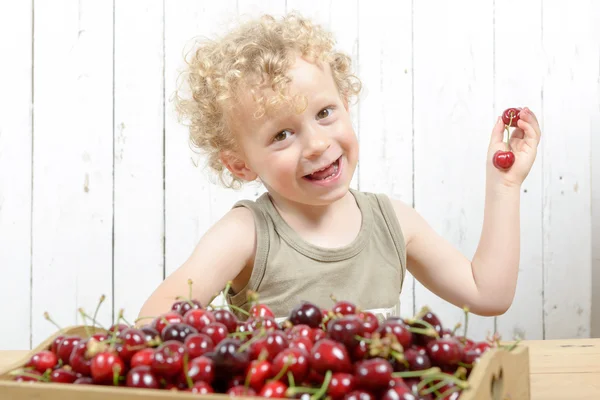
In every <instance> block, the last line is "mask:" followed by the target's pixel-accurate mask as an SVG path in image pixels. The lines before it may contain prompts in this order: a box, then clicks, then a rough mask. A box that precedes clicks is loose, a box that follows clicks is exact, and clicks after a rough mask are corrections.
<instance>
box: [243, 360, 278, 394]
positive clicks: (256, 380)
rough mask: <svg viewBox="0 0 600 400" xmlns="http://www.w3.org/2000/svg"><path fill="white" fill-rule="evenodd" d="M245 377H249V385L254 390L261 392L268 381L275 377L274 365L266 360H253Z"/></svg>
mask: <svg viewBox="0 0 600 400" xmlns="http://www.w3.org/2000/svg"><path fill="white" fill-rule="evenodd" d="M245 376H247V377H248V385H249V386H250V387H251V388H252V389H254V390H256V391H260V389H261V388H262V387H263V386H264V384H265V382H266V381H267V379H271V378H272V377H273V376H274V374H273V368H272V365H271V363H270V362H268V361H266V360H264V361H259V360H253V361H252V362H251V363H250V365H248V369H247V370H246V374H245Z"/></svg>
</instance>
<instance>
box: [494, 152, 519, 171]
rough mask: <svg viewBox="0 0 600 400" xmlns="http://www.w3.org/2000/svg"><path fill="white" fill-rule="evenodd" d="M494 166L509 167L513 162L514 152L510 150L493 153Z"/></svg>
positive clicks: (499, 167)
mask: <svg viewBox="0 0 600 400" xmlns="http://www.w3.org/2000/svg"><path fill="white" fill-rule="evenodd" d="M493 163H494V167H496V168H498V169H509V168H510V167H512V165H513V164H514V163H515V154H514V153H513V152H512V151H500V150H498V151H497V152H496V153H494V157H493Z"/></svg>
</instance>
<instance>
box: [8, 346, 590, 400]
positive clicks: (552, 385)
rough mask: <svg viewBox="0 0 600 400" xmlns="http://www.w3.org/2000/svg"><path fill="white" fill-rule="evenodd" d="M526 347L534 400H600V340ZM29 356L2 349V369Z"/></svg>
mask: <svg viewBox="0 0 600 400" xmlns="http://www.w3.org/2000/svg"><path fill="white" fill-rule="evenodd" d="M523 344H525V345H527V346H528V347H529V354H530V370H531V399H532V400H575V399H576V400H588V399H589V400H600V339H571V340H545V341H543V340H530V341H523ZM26 353H27V351H16V350H13V351H11V350H5V351H1V350H0V370H3V369H4V368H6V367H7V366H9V365H11V364H13V363H15V362H17V361H18V360H19V359H20V358H23V357H24V356H25V355H26ZM0 397H1V396H0Z"/></svg>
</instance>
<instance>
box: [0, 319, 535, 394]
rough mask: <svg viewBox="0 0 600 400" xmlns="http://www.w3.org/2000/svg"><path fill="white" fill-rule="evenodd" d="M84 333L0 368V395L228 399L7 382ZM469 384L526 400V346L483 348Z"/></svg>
mask: <svg viewBox="0 0 600 400" xmlns="http://www.w3.org/2000/svg"><path fill="white" fill-rule="evenodd" d="M96 329H97V328H96ZM85 332H86V331H85V328H84V327H83V326H74V327H70V328H66V329H63V330H62V331H59V332H56V333H55V334H54V335H52V336H51V337H49V338H48V339H47V340H45V341H44V342H43V343H42V344H40V345H39V346H38V347H37V348H35V349H33V350H32V351H31V352H29V353H28V354H27V356H25V357H24V358H23V359H21V360H19V361H17V362H15V363H14V364H13V365H11V366H9V367H8V368H7V369H6V370H4V371H0V398H1V399H11V400H34V399H35V400H106V399H109V400H142V399H149V400H177V399H182V400H183V399H192V398H196V399H197V398H198V397H203V398H204V399H206V400H225V399H228V398H229V396H228V395H225V394H210V395H198V394H192V393H185V392H172V391H167V390H156V389H154V390H152V389H134V388H126V387H118V388H117V387H110V386H96V385H68V384H59V383H46V382H44V383H30V382H14V381H11V380H12V376H11V375H10V374H9V373H10V371H12V370H14V369H17V368H19V367H22V366H23V365H25V363H27V361H28V360H29V359H30V358H31V356H32V355H33V354H35V353H37V352H39V351H41V350H46V349H48V348H49V347H50V345H51V344H52V342H53V341H54V339H55V338H56V337H58V336H59V335H61V334H63V335H64V334H68V335H80V336H85ZM469 384H470V388H469V389H466V390H464V391H463V393H462V394H461V396H460V400H529V399H530V398H531V395H530V374H529V349H528V348H527V347H526V346H523V345H518V346H517V347H516V348H514V349H513V350H511V351H508V350H505V349H502V348H499V349H491V350H489V351H487V352H486V353H484V354H483V355H482V356H481V358H480V360H479V362H478V364H477V365H476V367H475V368H474V369H473V371H472V373H471V375H470V377H469ZM247 398H248V399H250V397H247Z"/></svg>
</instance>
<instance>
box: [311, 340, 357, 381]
mask: <svg viewBox="0 0 600 400" xmlns="http://www.w3.org/2000/svg"><path fill="white" fill-rule="evenodd" d="M310 365H311V367H312V369H314V370H315V371H316V372H317V373H319V374H322V375H324V374H325V373H326V372H327V371H328V370H331V372H351V371H352V364H351V361H350V356H349V355H348V351H347V350H346V347H345V346H344V345H343V344H342V343H339V342H336V341H334V340H331V339H321V340H319V341H318V342H316V343H315V345H314V346H313V348H312V350H311V352H310Z"/></svg>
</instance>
